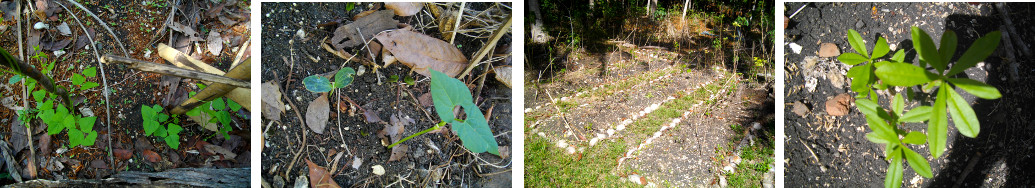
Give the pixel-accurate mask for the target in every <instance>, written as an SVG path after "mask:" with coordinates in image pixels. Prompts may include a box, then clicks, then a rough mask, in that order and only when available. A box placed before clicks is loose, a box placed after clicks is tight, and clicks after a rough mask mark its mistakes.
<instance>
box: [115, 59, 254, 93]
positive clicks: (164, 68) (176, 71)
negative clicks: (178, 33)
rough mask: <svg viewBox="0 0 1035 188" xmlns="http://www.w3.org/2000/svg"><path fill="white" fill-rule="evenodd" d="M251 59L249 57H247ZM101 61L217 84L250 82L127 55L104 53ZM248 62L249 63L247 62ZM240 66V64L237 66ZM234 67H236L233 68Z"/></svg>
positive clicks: (245, 83)
mask: <svg viewBox="0 0 1035 188" xmlns="http://www.w3.org/2000/svg"><path fill="white" fill-rule="evenodd" d="M249 59H251V58H249ZM101 62H104V63H106V64H107V63H120V64H126V65H129V68H132V69H137V70H141V71H145V72H152V73H158V74H163V75H170V76H178V77H183V78H190V79H195V80H200V81H208V82H214V83H217V84H227V85H231V86H234V87H240V88H249V87H250V86H251V84H250V83H249V82H248V81H244V80H240V79H234V78H230V77H226V76H220V75H215V74H212V73H207V72H198V71H195V70H190V69H185V68H179V67H174V66H170V65H166V64H158V63H152V62H147V61H142V60H137V59H133V58H127V57H118V56H113V55H105V56H104V57H103V58H101ZM249 64H250V63H249ZM249 66H250V65H249ZM238 67H241V66H238ZM235 69H236V68H235Z"/></svg>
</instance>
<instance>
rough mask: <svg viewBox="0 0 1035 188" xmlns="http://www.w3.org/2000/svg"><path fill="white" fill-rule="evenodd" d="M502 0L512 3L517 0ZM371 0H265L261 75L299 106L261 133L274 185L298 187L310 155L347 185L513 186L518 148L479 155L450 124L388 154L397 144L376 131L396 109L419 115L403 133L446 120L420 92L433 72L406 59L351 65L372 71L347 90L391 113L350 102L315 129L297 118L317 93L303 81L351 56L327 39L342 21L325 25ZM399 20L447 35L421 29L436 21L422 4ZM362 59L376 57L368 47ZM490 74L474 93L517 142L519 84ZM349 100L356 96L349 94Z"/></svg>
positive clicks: (506, 136) (468, 45)
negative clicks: (515, 88) (514, 117)
mask: <svg viewBox="0 0 1035 188" xmlns="http://www.w3.org/2000/svg"><path fill="white" fill-rule="evenodd" d="M504 4H506V5H507V6H510V4H509V3H504ZM491 5H492V4H491V3H468V4H467V6H468V9H472V10H484V9H486V8H488V7H490V6H491ZM369 6H371V3H357V4H356V5H355V9H353V10H351V11H346V10H347V9H346V3H263V4H262V17H263V23H262V25H263V27H262V38H263V40H262V43H263V45H262V46H263V47H262V48H263V49H262V59H263V60H264V61H265V62H266V63H263V68H262V81H263V82H270V81H275V82H277V83H279V84H280V86H281V88H280V90H281V92H282V93H284V100H286V101H290V103H291V104H290V105H291V109H290V110H288V111H286V112H284V114H283V115H282V119H281V121H278V122H266V123H264V124H271V125H272V126H267V128H266V129H265V130H264V133H263V137H264V139H265V145H264V150H263V152H262V179H263V181H264V182H268V183H270V184H271V185H273V186H274V187H280V186H284V185H287V186H291V185H293V184H294V183H295V179H296V178H298V177H306V178H308V174H309V169H308V168H307V167H306V162H305V161H306V160H310V161H312V162H314V163H315V164H317V165H319V166H321V167H324V168H326V169H327V170H330V169H332V168H333V167H334V166H337V167H338V169H341V170H340V171H338V172H337V173H335V174H333V175H332V176H333V179H334V181H335V182H337V183H338V184H341V185H342V186H343V187H359V186H362V187H382V186H389V185H402V186H404V187H411V186H447V187H460V186H474V187H509V186H510V182H511V180H510V178H511V175H510V169H511V168H512V166H510V165H511V158H510V157H506V158H500V157H499V156H496V155H492V154H488V153H481V154H471V153H469V152H467V150H465V149H463V146H462V145H461V141H460V140H458V139H457V137H456V136H452V134H451V133H450V134H425V135H421V136H417V137H414V138H413V139H410V140H408V141H406V142H404V144H408V145H409V152H408V153H407V155H406V157H404V158H403V159H402V160H399V161H392V162H389V161H388V159H389V155H390V151H391V150H390V149H388V148H387V147H385V146H384V145H382V143H381V139H380V138H378V136H377V132H378V131H380V130H382V129H383V128H384V126H385V125H387V124H386V121H388V120H389V118H390V117H391V116H393V115H399V116H404V117H410V118H413V119H414V120H415V121H416V123H415V124H412V125H410V126H407V127H406V129H405V131H404V132H403V134H402V135H404V136H405V135H411V134H414V133H417V132H419V131H421V130H424V129H426V128H429V127H431V126H433V125H434V124H436V123H437V122H439V120H438V118H437V116H436V115H435V113H434V112H435V111H434V108H433V107H431V106H422V105H421V102H419V101H417V100H415V99H416V98H418V97H419V96H421V95H424V94H426V93H428V92H429V89H428V86H429V83H430V82H429V80H428V78H427V77H425V76H422V75H420V74H417V73H413V72H411V71H410V68H408V67H406V66H404V65H400V64H398V63H396V64H393V65H392V66H389V67H386V68H382V69H379V70H378V72H379V73H374V72H373V71H372V70H371V67H370V66H368V65H362V64H360V63H358V62H355V61H353V62H350V63H348V64H346V66H347V67H352V68H354V69H356V70H357V71H358V70H365V71H364V72H365V73H364V74H362V75H358V76H356V79H355V81H353V83H352V84H351V85H349V86H347V87H345V88H344V89H343V90H341V91H342V92H340V94H341V96H342V98H345V97H347V98H350V99H351V100H352V101H354V102H355V103H356V104H357V105H360V106H362V108H363V109H365V110H366V111H369V112H372V113H374V114H376V115H377V117H379V118H380V119H381V120H384V121H385V122H373V123H371V122H367V121H365V120H364V117H363V115H362V114H361V112H352V113H354V114H350V112H348V111H341V112H340V115H336V113H339V112H337V110H332V111H331V114H332V115H331V118H330V123H328V125H327V128H326V130H325V132H324V134H316V133H314V132H313V131H312V130H311V129H310V128H308V127H305V126H302V122H301V121H303V120H301V119H299V118H298V117H304V115H305V113H307V112H306V109H307V106H309V103H310V101H313V100H314V99H315V98H317V97H319V96H318V95H317V94H316V93H313V92H310V91H308V90H306V89H305V87H304V86H303V84H302V79H303V78H305V77H307V76H309V75H314V74H323V73H328V72H332V71H336V70H337V67H338V66H339V65H341V63H343V62H345V59H342V58H339V57H337V56H334V55H332V54H331V53H329V52H327V51H325V50H324V49H323V48H321V47H320V41H321V40H322V39H323V38H325V37H327V38H330V37H331V36H333V31H334V29H335V28H336V27H337V26H334V27H318V25H320V24H324V23H328V22H331V21H339V20H340V21H341V22H342V24H346V23H350V22H352V21H351V18H352V17H353V15H355V14H357V13H359V12H362V11H366V10H369V9H370V8H369ZM508 11H509V10H508ZM503 16H504V17H506V15H503ZM395 19H397V20H400V22H403V23H407V24H410V25H412V26H414V28H415V30H416V31H418V32H420V31H423V33H425V34H427V35H429V36H432V37H435V38H442V37H441V34H440V32H438V29H437V28H430V27H428V28H423V25H427V23H429V22H433V20H434V18H432V17H431V16H430V15H429V14H424V13H421V14H418V15H417V16H413V17H399V16H395ZM421 23H425V24H423V25H422V24H421ZM300 29H301V30H304V31H305V32H306V33H307V37H306V38H304V39H303V38H298V37H297V36H296V32H297V31H298V30H300ZM457 37H458V38H457V39H456V44H459V45H458V46H460V47H459V48H460V50H461V51H462V52H464V54H465V55H466V56H468V57H470V56H472V55H473V54H474V53H475V52H476V51H477V50H478V49H480V48H481V47H482V46H483V45H482V44H483V43H485V42H486V41H487V39H475V38H471V37H466V36H463V35H457ZM510 38H511V36H509V35H507V36H504V37H503V39H501V40H500V44H501V46H508V45H507V44H509V43H510V40H511V39H510ZM375 42H376V41H375ZM351 50H353V51H349V52H350V53H360V54H366V52H365V51H364V52H359V51H358V50H359V49H358V48H357V49H351ZM356 58H367V59H369V57H366V56H357V57H356ZM292 59H293V60H292ZM377 62H380V60H378V61H377ZM484 71H485V70H483V68H476V69H475V70H474V71H472V73H471V75H472V76H468V77H467V79H465V80H462V81H464V82H466V83H468V84H469V86H470V87H471V88H475V87H477V85H478V84H479V83H478V81H477V80H474V79H473V78H477V77H478V75H482V73H483V72H484ZM393 75H398V76H399V78H400V82H389V81H388V77H390V76H393ZM488 76H490V78H488V79H486V80H485V81H484V88H483V89H482V90H481V93H475V94H474V96H475V98H476V99H475V100H476V103H477V104H479V107H480V110H482V111H483V112H486V113H489V114H491V117H490V118H489V119H488V120H489V126H490V127H491V128H492V133H493V134H496V140H497V142H498V144H499V145H500V146H510V145H511V144H512V141H511V129H512V128H511V105H512V104H511V89H510V88H508V87H507V86H505V85H503V84H502V83H501V82H499V81H496V80H495V79H493V78H491V76H492V75H491V74H489V75H488ZM405 77H410V78H414V79H415V80H416V84H415V85H408V84H405V83H403V82H402V80H403V78H405ZM472 92H473V91H472ZM336 94H338V93H336ZM411 96H412V97H411ZM335 97H336V95H335ZM335 97H331V103H332V106H335V105H333V104H337V103H338V100H335ZM342 102H344V101H342ZM288 103H289V102H285V104H288ZM343 106H349V105H348V104H347V103H343ZM335 109H336V108H335ZM490 109H491V110H490ZM490 111H491V112H490ZM303 134H305V137H306V138H305V139H303ZM303 140H305V142H303ZM302 147H304V150H301V151H303V152H301V154H300V157H298V160H297V161H296V162H294V163H292V161H293V159H294V158H295V157H296V153H298V152H300V148H302ZM500 150H501V152H509V150H508V151H503V150H506V149H504V148H500ZM332 151H333V152H334V153H337V152H346V153H345V154H344V156H343V157H342V158H341V160H340V161H339V162H338V163H336V164H332V161H333V160H334V158H333V157H334V156H333V155H330V154H329V153H332ZM478 158H480V159H481V160H479V159H478ZM353 159H360V160H362V162H361V163H362V164H361V165H360V166H359V167H358V168H353V167H352V164H353V162H354V160H353ZM375 165H380V166H383V167H384V168H385V171H386V172H387V173H386V174H385V175H381V176H378V175H375V174H373V173H372V167H373V166H375ZM494 165H495V166H498V167H499V168H497V167H494ZM432 174H435V175H432Z"/></svg>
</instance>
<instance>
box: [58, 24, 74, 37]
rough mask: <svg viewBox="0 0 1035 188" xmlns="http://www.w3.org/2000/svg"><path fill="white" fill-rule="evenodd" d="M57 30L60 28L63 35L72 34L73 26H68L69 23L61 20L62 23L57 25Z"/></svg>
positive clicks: (59, 30)
mask: <svg viewBox="0 0 1035 188" xmlns="http://www.w3.org/2000/svg"><path fill="white" fill-rule="evenodd" d="M57 30H58V32H60V33H61V35H64V36H69V35H72V28H69V27H68V23H65V22H61V25H58V26H57Z"/></svg>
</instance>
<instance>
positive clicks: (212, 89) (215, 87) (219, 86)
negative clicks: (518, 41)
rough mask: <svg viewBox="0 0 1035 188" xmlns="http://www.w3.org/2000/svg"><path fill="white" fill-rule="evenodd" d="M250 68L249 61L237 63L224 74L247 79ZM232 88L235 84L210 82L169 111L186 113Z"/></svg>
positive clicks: (228, 91) (249, 74) (249, 75)
mask: <svg viewBox="0 0 1035 188" xmlns="http://www.w3.org/2000/svg"><path fill="white" fill-rule="evenodd" d="M249 60H251V58H247V59H245V61H249ZM251 69H252V64H251V63H243V64H241V65H239V66H237V67H234V69H230V72H228V73H226V76H228V77H230V78H236V79H248V78H250V77H251ZM234 88H236V86H233V85H230V84H224V83H214V84H211V85H209V86H208V87H206V88H205V89H204V90H201V92H198V94H197V95H194V97H191V98H190V99H187V101H183V103H180V105H179V106H177V107H175V108H173V109H172V111H170V113H172V114H183V113H186V112H187V111H190V110H191V109H194V107H198V106H200V105H201V104H204V103H205V102H207V101H211V100H213V99H216V98H219V97H222V96H223V95H226V94H227V93H230V91H231V90H233V89H234Z"/></svg>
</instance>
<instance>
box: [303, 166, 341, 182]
mask: <svg viewBox="0 0 1035 188" xmlns="http://www.w3.org/2000/svg"><path fill="white" fill-rule="evenodd" d="M305 163H306V164H307V165H309V186H311V187H320V188H334V187H337V188H340V187H341V186H339V185H338V183H335V182H334V178H333V174H331V173H330V172H327V169H324V168H323V167H320V166H318V165H316V163H313V161H310V160H309V159H306V160H305Z"/></svg>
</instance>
